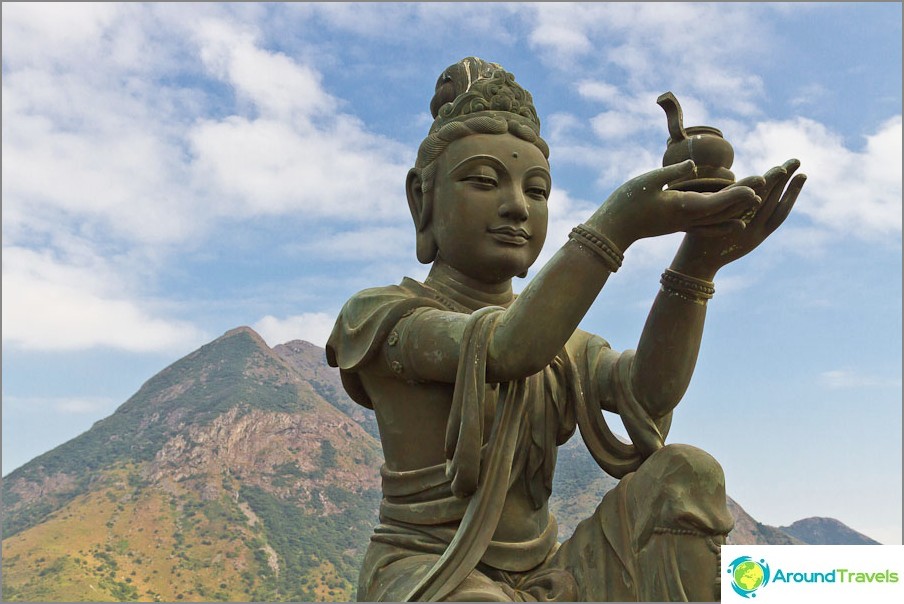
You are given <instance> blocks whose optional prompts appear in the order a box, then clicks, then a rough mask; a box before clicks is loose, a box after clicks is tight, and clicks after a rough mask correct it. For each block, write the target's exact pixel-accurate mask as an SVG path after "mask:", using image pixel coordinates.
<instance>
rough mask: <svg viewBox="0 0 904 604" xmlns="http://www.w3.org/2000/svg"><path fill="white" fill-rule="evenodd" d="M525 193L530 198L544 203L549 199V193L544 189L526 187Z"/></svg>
mask: <svg viewBox="0 0 904 604" xmlns="http://www.w3.org/2000/svg"><path fill="white" fill-rule="evenodd" d="M525 193H527V194H528V195H530V196H531V197H534V198H536V199H542V200H544V201H545V200H546V199H548V198H549V191H547V190H546V187H528V188H527V190H525Z"/></svg>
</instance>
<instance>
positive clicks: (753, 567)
mask: <svg viewBox="0 0 904 604" xmlns="http://www.w3.org/2000/svg"><path fill="white" fill-rule="evenodd" d="M764 579H765V575H764V573H763V567H762V566H760V565H759V564H757V563H756V562H754V561H753V560H747V561H746V562H742V563H740V564H738V565H737V566H736V567H735V569H734V582H735V585H737V586H738V587H740V588H741V589H743V590H744V591H754V590H755V589H756V588H757V587H759V586H760V585H762V584H763V580H764Z"/></svg>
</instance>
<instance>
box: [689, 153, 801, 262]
mask: <svg viewBox="0 0 904 604" xmlns="http://www.w3.org/2000/svg"><path fill="white" fill-rule="evenodd" d="M799 167H800V161H798V160H796V159H790V160H788V161H786V162H785V163H784V164H782V165H781V166H776V167H774V168H772V169H771V170H769V171H768V172H766V174H765V175H764V176H751V177H749V178H745V179H742V180H740V181H738V182H737V183H736V184H734V185H732V186H731V187H728V188H726V189H725V190H724V191H723V192H728V191H730V190H731V189H733V188H738V187H740V188H744V189H753V190H754V191H755V192H756V194H757V196H758V197H759V198H760V199H762V203H761V204H760V205H759V207H757V208H755V209H754V210H753V211H751V212H748V213H747V214H745V215H743V216H740V217H735V218H731V219H729V220H727V221H725V222H724V223H722V224H715V225H708V226H703V227H698V228H693V229H689V230H688V231H687V236H686V237H685V239H684V242H683V243H682V245H681V250H680V251H679V254H680V255H681V256H682V257H683V259H684V260H685V263H687V262H691V263H693V264H696V265H697V266H698V267H699V268H700V269H702V271H703V272H704V273H707V272H712V273H715V271H717V270H718V269H719V268H721V267H723V266H725V265H726V264H728V263H730V262H733V261H735V260H737V259H738V258H740V257H742V256H744V255H746V254H748V253H750V252H751V251H753V250H754V249H756V247H757V246H759V245H760V244H761V243H762V242H763V241H765V240H766V238H767V237H769V235H771V234H772V233H773V232H774V231H775V230H776V229H777V228H778V227H779V226H781V224H782V223H783V222H784V221H785V219H786V218H787V217H788V214H789V213H790V212H791V208H793V207H794V203H795V202H796V201H797V197H798V196H799V195H800V192H801V189H802V188H803V186H804V183H805V182H806V180H807V177H806V175H804V174H796V175H795V174H794V173H795V172H796V171H797V169H798V168H799ZM695 272H696V271H695Z"/></svg>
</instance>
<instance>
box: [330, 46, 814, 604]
mask: <svg viewBox="0 0 904 604" xmlns="http://www.w3.org/2000/svg"><path fill="white" fill-rule="evenodd" d="M664 97H667V95H663V97H660V100H661V101H662V103H661V104H663V107H664V108H666V110H667V112H669V113H670V117H669V124H670V132H672V131H673V130H674V132H672V133H673V138H676V137H675V133H680V132H684V130H683V126H681V124H680V112H678V113H677V117H676V111H675V110H674V109H669V107H668V106H667V105H668V99H667V98H665V99H664ZM673 98H674V97H672V99H673ZM676 104H677V103H676ZM430 108H431V112H432V114H433V116H434V118H435V121H434V123H433V125H432V127H431V128H430V132H429V134H428V136H427V138H426V139H425V140H424V141H423V143H422V144H421V146H420V149H419V151H418V156H417V161H416V165H415V167H414V168H412V169H411V171H410V172H409V173H408V178H407V182H406V190H407V196H408V205H409V208H410V210H411V215H412V217H413V219H414V223H415V227H416V229H417V257H418V259H419V260H420V261H421V262H423V263H432V268H431V270H430V273H429V276H428V277H427V279H426V280H425V281H424V283H419V282H417V281H414V280H412V279H409V278H405V279H403V280H402V282H401V283H400V284H399V285H392V286H387V287H377V288H373V289H368V290H365V291H362V292H359V293H358V294H355V295H354V296H353V297H352V298H351V299H350V300H349V301H348V302H347V304H346V305H345V307H344V308H343V310H342V312H341V314H340V316H339V318H338V319H337V321H336V325H335V328H334V330H333V333H332V335H331V336H330V339H329V342H328V344H327V358H328V360H329V362H330V364H331V365H333V366H337V367H339V368H340V370H341V375H342V380H343V384H344V386H345V388H346V390H347V391H348V393H349V395H350V396H351V397H352V398H353V399H354V400H355V401H357V402H358V403H360V404H362V405H364V406H366V407H369V408H372V409H374V411H375V412H376V417H377V421H378V423H379V427H380V436H381V439H382V443H383V451H384V454H385V460H386V462H385V464H384V466H383V468H382V475H383V501H382V503H381V505H380V524H379V525H378V526H377V527H376V528H375V530H374V535H373V537H372V539H371V543H370V544H369V547H368V550H367V553H366V556H365V559H364V566H363V568H362V571H361V574H360V581H359V587H358V598H359V599H360V600H365V601H377V600H384V601H386V600H388V601H407V600H458V601H463V600H464V601H474V600H491V601H512V600H516V601H517V600H565V601H575V600H586V601H607V600H608V601H613V600H615V601H636V600H642V601H643V600H653V601H660V600H714V599H718V597H719V584H718V581H719V569H718V563H717V560H718V551H719V545H720V544H721V543H723V542H724V537H725V535H726V534H727V533H728V532H729V530H731V528H732V524H733V521H732V518H731V516H730V514H729V512H728V510H727V508H726V502H725V487H724V477H723V474H722V469H721V467H720V466H719V464H718V463H717V462H716V461H715V460H714V459H713V458H712V457H711V456H709V455H708V454H706V453H705V452H703V451H701V450H700V449H697V448H695V447H692V446H689V445H664V440H665V437H666V434H667V433H668V429H669V425H670V422H671V417H672V410H673V409H674V407H675V406H676V405H677V404H678V402H679V401H680V400H681V397H682V396H683V394H684V392H685V390H686V388H687V386H688V383H689V381H690V378H691V374H692V372H693V369H694V364H695V362H696V358H697V353H698V350H699V346H700V339H701V336H702V332H703V322H704V317H705V313H706V303H707V301H708V300H709V299H710V298H711V297H712V296H713V293H714V291H715V290H714V287H713V283H712V280H713V277H714V276H715V274H716V272H717V271H718V270H719V269H720V268H721V267H722V266H724V265H726V264H728V263H729V262H732V261H734V260H736V259H738V258H740V257H741V256H743V255H745V254H747V253H748V252H750V251H751V250H753V249H754V248H755V247H757V246H758V245H759V244H760V243H762V242H763V241H764V240H765V239H766V237H767V236H768V235H769V234H770V233H771V232H772V231H774V230H775V229H776V228H778V226H779V225H780V224H781V223H782V221H783V220H784V219H785V217H786V216H787V215H788V212H789V211H790V210H791V207H792V206H793V204H794V202H795V200H796V198H797V196H798V194H799V193H800V190H801V187H802V186H803V184H804V180H805V177H804V176H803V175H797V176H794V177H793V178H792V175H793V174H794V172H795V171H796V169H797V168H798V166H799V162H797V161H796V160H791V161H788V162H786V163H785V164H784V165H783V166H781V167H777V168H773V169H772V170H770V171H769V172H767V173H766V175H765V176H764V177H751V178H745V179H743V180H740V181H738V182H736V183H734V182H732V181H733V175H731V178H730V180H728V182H727V183H722V185H721V186H719V187H715V186H713V183H712V180H713V179H714V178H716V179H718V178H723V180H724V179H725V178H726V174H725V173H724V172H718V169H719V168H725V170H726V171H727V168H728V167H730V166H731V160H730V159H726V157H724V156H721V157H717V158H716V159H715V160H714V161H715V164H717V165H714V166H709V167H705V166H700V170H701V172H698V171H697V170H698V167H697V166H696V165H695V164H694V162H693V161H691V160H686V161H680V158H679V160H676V161H679V163H670V161H671V160H670V159H668V158H667V159H666V161H665V163H666V164H668V165H666V166H665V167H663V168H659V169H656V170H653V171H651V172H648V173H646V174H643V175H641V176H638V177H637V178H634V179H632V180H629V181H628V182H627V183H625V184H624V185H622V186H620V187H619V188H618V189H617V190H616V191H615V192H614V193H612V195H611V196H610V197H609V198H608V199H607V200H606V201H605V202H604V203H603V204H602V205H601V206H600V207H599V209H598V210H597V211H596V212H595V213H594V214H593V215H592V216H591V217H590V218H589V219H588V220H587V222H586V223H585V224H581V225H577V226H575V228H574V230H573V231H572V233H571V235H570V237H569V240H568V242H567V243H566V244H565V245H564V246H562V248H561V249H560V250H559V251H558V252H557V253H556V254H555V256H554V257H553V258H552V259H551V260H550V261H549V262H548V263H547V264H546V265H545V266H544V267H543V268H542V269H541V270H540V272H539V273H538V274H537V275H536V277H534V278H533V279H532V280H531V282H530V283H529V284H528V285H527V286H526V287H525V288H524V290H523V292H522V293H521V294H520V295H518V296H515V295H513V293H512V278H513V277H515V276H525V275H526V273H527V270H528V268H529V267H530V266H531V265H532V264H533V263H534V261H535V260H536V259H537V257H538V255H539V253H540V249H541V248H542V246H543V242H544V239H545V237H546V228H547V199H548V197H549V192H550V188H551V186H552V181H551V178H550V172H549V164H548V162H547V158H548V156H549V149H548V147H547V144H546V143H545V142H544V141H543V139H542V138H541V137H540V120H539V118H538V117H537V113H536V111H535V109H534V106H533V102H532V98H531V95H530V94H529V93H528V92H527V91H526V90H524V89H523V88H522V87H521V86H519V85H518V84H517V83H516V82H515V80H514V77H513V76H512V74H510V73H508V72H506V71H505V70H504V69H502V68H501V67H500V66H499V65H497V64H495V63H489V62H485V61H483V60H480V59H477V58H474V57H469V58H466V59H463V60H462V61H460V62H458V63H456V64H455V65H452V66H451V67H449V68H448V69H446V70H445V71H444V72H443V74H442V75H441V76H440V78H439V80H438V82H437V85H436V93H435V96H434V97H433V100H432V102H431V103H430ZM673 126H675V127H674V128H673ZM690 131H691V129H688V131H687V132H684V135H685V136H703V135H702V134H700V133H697V134H693V133H692V132H690ZM717 132H718V131H717ZM709 135H710V136H714V135H713V134H712V133H709ZM679 138H680V137H679ZM679 155H680V153H679ZM726 163H727V166H726V165H725V164H726ZM704 168H706V169H712V170H716V172H712V173H708V174H703V173H702V172H704V171H705V170H704ZM728 174H731V173H730V172H728ZM693 181H699V182H697V184H698V185H701V187H702V188H699V190H696V189H695V185H694V183H693ZM670 183H673V184H674V186H669V187H667V185H669V184H670ZM677 183H684V184H683V185H681V186H679V185H678V184H677ZM726 184H727V185H728V186H726ZM701 191H705V192H701ZM678 231H683V232H685V233H686V235H685V237H684V240H683V242H682V243H681V246H680V249H679V250H678V252H677V255H676V256H675V258H674V260H673V262H672V264H671V266H670V267H669V268H667V269H666V270H665V272H664V273H663V275H662V281H661V283H662V287H661V290H660V292H659V293H658V295H657V296H656V300H655V302H654V303H653V307H652V309H651V310H650V314H649V317H648V319H647V322H646V325H645V327H644V329H643V333H642V335H641V338H640V342H639V343H638V345H637V349H636V351H631V350H629V351H625V352H621V353H619V352H616V351H614V350H612V349H611V348H610V346H609V344H608V343H607V342H606V341H605V340H604V339H602V338H601V337H599V336H596V335H593V334H590V333H586V332H584V331H581V330H579V329H577V325H578V323H579V322H580V321H581V319H582V317H583V316H584V314H585V313H586V312H587V310H588V309H589V308H590V305H591V304H592V303H593V301H594V300H595V299H596V297H597V295H598V294H599V292H600V290H601V289H602V287H603V285H604V284H605V283H606V280H607V279H608V278H609V275H610V274H611V273H613V272H615V271H617V270H618V268H619V267H620V266H621V263H622V259H623V252H624V250H626V249H627V248H628V247H629V246H630V245H631V244H632V243H633V242H635V241H637V240H638V239H641V238H644V237H655V236H658V235H664V234H668V233H674V232H678ZM601 409H604V410H608V411H611V412H613V413H617V414H619V415H620V416H621V419H622V421H623V423H624V427H625V429H626V431H627V433H628V436H629V437H630V438H631V440H632V444H626V443H625V442H623V441H622V440H620V439H619V438H616V437H615V435H614V434H613V433H612V432H611V431H610V429H609V428H608V426H607V425H606V421H605V419H604V416H603V414H602V412H601ZM576 427H580V433H581V436H582V437H583V439H584V441H585V443H586V445H587V447H588V448H589V450H590V452H591V453H592V455H593V456H594V458H595V459H596V460H597V462H598V463H599V465H600V467H601V468H602V469H603V470H605V471H606V472H608V473H609V474H611V475H613V476H615V477H617V478H620V479H621V480H620V482H619V484H618V486H617V487H616V488H614V489H613V490H612V491H610V492H609V493H608V494H607V495H606V496H605V497H604V498H603V500H602V502H601V503H600V504H599V507H598V508H597V509H596V511H595V512H594V514H593V515H592V516H591V517H590V518H588V519H586V520H585V521H584V522H582V523H581V524H580V525H579V526H578V527H577V529H576V530H575V532H574V534H573V535H572V536H571V537H570V538H569V539H567V540H565V541H564V542H563V543H561V544H559V543H558V542H557V527H556V521H555V518H554V517H553V516H552V515H550V513H549V510H548V507H547V502H548V499H549V496H550V492H551V486H552V476H553V471H554V469H555V463H556V447H557V446H558V445H561V444H563V443H564V442H565V441H566V440H567V439H568V438H570V437H571V436H572V435H573V434H574V433H575V429H576Z"/></svg>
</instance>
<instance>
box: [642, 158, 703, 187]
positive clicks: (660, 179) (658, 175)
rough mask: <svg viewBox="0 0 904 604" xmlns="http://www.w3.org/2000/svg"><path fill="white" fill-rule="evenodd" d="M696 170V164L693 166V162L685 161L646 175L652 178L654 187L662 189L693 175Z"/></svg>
mask: <svg viewBox="0 0 904 604" xmlns="http://www.w3.org/2000/svg"><path fill="white" fill-rule="evenodd" d="M696 170H697V164H695V163H694V161H693V160H691V159H687V160H685V161H683V162H681V163H680V164H672V165H670V166H665V167H663V168H660V169H659V170H653V171H652V172H649V173H648V174H649V175H650V177H651V178H652V181H653V184H654V185H656V186H658V187H664V186H665V185H667V184H669V183H670V182H673V181H675V180H678V179H679V178H684V177H685V176H690V175H691V174H694V172H695V171H696Z"/></svg>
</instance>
